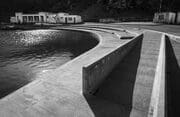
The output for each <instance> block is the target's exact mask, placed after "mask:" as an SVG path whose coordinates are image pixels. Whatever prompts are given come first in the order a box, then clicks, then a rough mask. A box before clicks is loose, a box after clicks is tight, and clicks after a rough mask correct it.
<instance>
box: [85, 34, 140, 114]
mask: <svg viewBox="0 0 180 117" xmlns="http://www.w3.org/2000/svg"><path fill="white" fill-rule="evenodd" d="M142 40H143V37H142V39H140V40H139V41H138V42H137V44H136V45H135V47H133V49H132V50H131V51H130V52H129V53H128V55H126V56H125V57H124V59H123V60H122V61H121V62H120V63H119V64H118V65H117V67H116V68H115V69H113V71H112V72H111V73H110V74H109V76H108V77H107V78H106V80H105V81H104V83H103V84H102V85H101V86H100V87H99V89H97V91H96V93H95V94H94V99H92V98H91V97H92V96H90V95H87V94H84V97H85V98H86V100H87V102H88V104H89V106H90V108H91V109H92V111H93V113H94V115H95V116H96V117H110V116H111V117H112V116H113V117H119V116H121V117H129V116H130V112H131V109H132V103H133V102H132V101H133V91H134V85H135V82H136V74H137V69H138V65H139V60H140V56H141V47H142ZM95 98H96V99H95ZM97 99H98V100H99V101H97ZM104 100H105V101H104Z"/></svg>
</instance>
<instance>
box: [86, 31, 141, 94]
mask: <svg viewBox="0 0 180 117" xmlns="http://www.w3.org/2000/svg"><path fill="white" fill-rule="evenodd" d="M142 38H143V35H142V34H141V35H139V36H138V37H135V38H134V39H133V40H131V41H129V42H128V43H127V44H125V45H123V46H120V47H119V48H117V49H115V50H114V51H112V52H111V53H109V54H107V55H106V56H104V57H103V58H100V59H99V60H97V61H96V62H94V63H91V64H89V65H86V66H84V67H83V93H89V94H93V93H94V92H95V91H96V89H97V88H98V87H99V85H101V83H102V82H103V81H104V80H105V78H106V76H107V75H108V74H109V73H110V72H111V71H112V70H113V68H114V67H115V66H116V65H117V64H118V63H119V62H120V61H121V60H122V59H123V57H124V56H125V55H126V54H128V52H129V51H130V50H131V49H132V47H133V46H134V45H135V44H136V42H137V41H138V40H139V39H142Z"/></svg>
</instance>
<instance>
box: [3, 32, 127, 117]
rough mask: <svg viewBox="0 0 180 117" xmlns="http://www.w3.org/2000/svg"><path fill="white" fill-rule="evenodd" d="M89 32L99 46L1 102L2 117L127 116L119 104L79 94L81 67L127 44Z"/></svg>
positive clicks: (110, 36)
mask: <svg viewBox="0 0 180 117" xmlns="http://www.w3.org/2000/svg"><path fill="white" fill-rule="evenodd" d="M86 31H88V30H86ZM91 32H93V33H97V34H98V35H99V39H100V43H99V44H98V46H96V47H95V48H93V49H92V50H90V51H88V52H86V53H84V54H82V55H81V56H79V57H77V58H75V59H74V60H72V61H70V62H68V63H67V64H65V65H63V66H62V67H60V68H58V69H55V70H53V71H48V72H44V73H43V75H42V77H41V78H39V79H37V80H35V81H34V82H32V83H30V84H28V85H26V86H25V87H22V88H21V89H19V90H17V91H16V92H14V93H12V94H10V95H8V96H7V97H5V98H3V99H1V100H0V115H1V117H24V116H28V117H35V116H36V117H59V116H63V117H66V116H67V117H69V116H78V117H79V116H82V117H85V116H86V117H87V116H97V115H98V116H100V115H101V116H110V115H112V116H119V115H126V113H127V111H126V110H125V109H124V108H123V107H122V106H120V105H118V104H115V103H113V102H109V101H107V100H103V99H99V98H97V97H93V96H87V95H86V96H83V94H82V67H83V66H84V65H86V64H89V63H92V62H93V61H97V60H99V59H100V58H102V57H104V56H106V55H107V54H108V53H111V52H112V51H113V50H114V49H117V48H119V47H120V46H121V45H124V44H125V43H127V40H120V39H118V38H117V36H115V35H113V34H109V33H108V34H107V33H104V32H101V31H91ZM90 104H93V106H92V105H90ZM93 109H94V110H93Z"/></svg>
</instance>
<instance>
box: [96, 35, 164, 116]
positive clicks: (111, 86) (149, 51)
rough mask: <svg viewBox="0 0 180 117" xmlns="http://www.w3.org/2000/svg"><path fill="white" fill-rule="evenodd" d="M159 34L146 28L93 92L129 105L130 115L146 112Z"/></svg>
mask: <svg viewBox="0 0 180 117" xmlns="http://www.w3.org/2000/svg"><path fill="white" fill-rule="evenodd" d="M161 36H162V34H160V33H151V32H145V33H144V38H143V39H142V40H140V41H139V43H138V45H137V46H136V47H135V48H134V49H133V50H132V51H131V52H130V53H129V54H128V55H127V56H126V57H125V58H124V59H123V60H122V61H121V62H120V63H119V65H118V66H117V68H116V69H115V70H114V71H113V72H112V73H111V74H110V75H109V76H108V80H107V81H106V82H105V83H104V84H103V85H102V86H101V87H100V88H99V90H98V92H97V93H96V96H97V97H101V98H103V99H107V100H110V101H113V102H115V103H118V104H120V105H123V106H125V107H126V108H129V109H132V111H131V113H129V114H130V116H132V117H134V116H137V117H145V116H147V114H148V109H149V104H150V101H151V93H152V88H153V82H154V78H155V71H156V66H157V58H158V55H159V49H160V42H161Z"/></svg>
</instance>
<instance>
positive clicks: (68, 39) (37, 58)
mask: <svg viewBox="0 0 180 117" xmlns="http://www.w3.org/2000/svg"><path fill="white" fill-rule="evenodd" d="M93 38H94V37H92V36H91V35H88V34H84V33H82V32H72V31H65V30H64V31H63V30H61V31H60V30H31V31H0V98H2V97H4V96H6V95H7V94H9V93H11V92H13V91H15V90H16V89H18V88H20V87H22V86H24V85H25V84H27V83H29V82H31V81H33V80H35V79H37V78H39V77H40V75H42V74H43V72H46V71H49V70H53V69H56V68H57V67H60V66H61V65H62V64H64V63H66V62H68V61H70V60H71V59H73V58H75V57H76V56H78V55H80V54H82V53H83V52H85V51H87V50H89V49H91V48H93V47H94V46H95V45H96V44H97V41H96V40H95V39H93Z"/></svg>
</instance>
